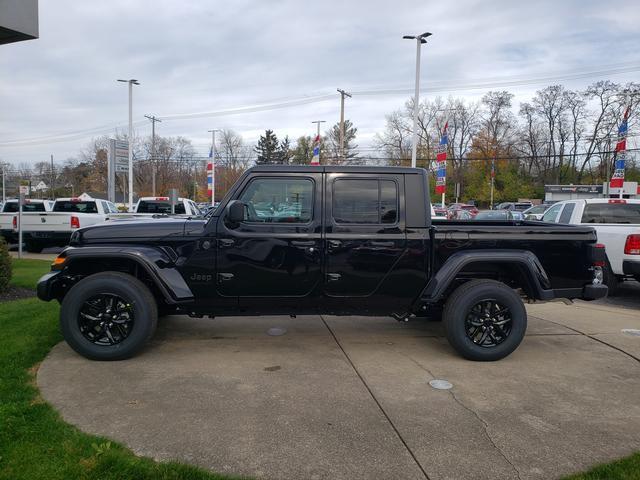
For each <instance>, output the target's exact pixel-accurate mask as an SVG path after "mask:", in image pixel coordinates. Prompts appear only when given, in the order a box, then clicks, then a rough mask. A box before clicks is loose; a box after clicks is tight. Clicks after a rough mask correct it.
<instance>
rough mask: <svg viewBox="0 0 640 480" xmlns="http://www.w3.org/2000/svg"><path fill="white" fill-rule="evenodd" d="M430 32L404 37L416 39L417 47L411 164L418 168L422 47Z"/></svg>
mask: <svg viewBox="0 0 640 480" xmlns="http://www.w3.org/2000/svg"><path fill="white" fill-rule="evenodd" d="M430 36H431V34H430V33H429V32H424V33H423V34H422V35H405V36H404V37H402V38H404V39H407V40H415V41H416V45H417V49H416V91H415V96H414V97H413V142H412V146H411V166H412V167H413V168H416V159H417V156H418V106H419V105H420V47H421V46H422V44H423V43H427V40H426V38H427V37H430Z"/></svg>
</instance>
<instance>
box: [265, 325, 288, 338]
mask: <svg viewBox="0 0 640 480" xmlns="http://www.w3.org/2000/svg"><path fill="white" fill-rule="evenodd" d="M286 333H287V329H286V328H280V327H273V328H270V329H269V330H267V335H271V336H272V337H279V336H280V335H285V334H286Z"/></svg>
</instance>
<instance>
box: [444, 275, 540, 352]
mask: <svg viewBox="0 0 640 480" xmlns="http://www.w3.org/2000/svg"><path fill="white" fill-rule="evenodd" d="M442 317H443V321H444V327H445V331H446V334H447V340H449V343H450V344H451V346H452V347H453V348H454V349H455V350H456V351H457V352H458V353H459V354H460V355H462V356H463V357H464V358H467V359H469V360H476V361H494V360H500V359H502V358H504V357H506V356H507V355H509V354H510V353H511V352H513V351H514V350H515V349H516V348H517V347H518V345H520V342H522V339H523V338H524V334H525V331H526V330H527V312H526V310H525V307H524V304H523V303H522V299H521V298H520V296H519V295H518V294H517V293H516V292H515V291H514V290H513V289H512V288H509V287H508V286H507V285H505V284H504V283H501V282H497V281H495V280H470V281H468V282H466V283H464V284H463V285H461V286H460V287H458V288H457V289H456V290H455V291H454V292H453V293H452V294H451V296H450V297H449V299H448V300H447V303H446V304H445V308H444V312H443V315H442Z"/></svg>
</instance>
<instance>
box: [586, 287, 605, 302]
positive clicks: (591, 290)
mask: <svg viewBox="0 0 640 480" xmlns="http://www.w3.org/2000/svg"><path fill="white" fill-rule="evenodd" d="M607 293H609V287H607V286H606V285H602V284H600V285H586V286H585V287H584V289H583V290H582V299H583V300H597V299H599V298H604V297H606V296H607Z"/></svg>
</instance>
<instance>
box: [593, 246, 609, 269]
mask: <svg viewBox="0 0 640 480" xmlns="http://www.w3.org/2000/svg"><path fill="white" fill-rule="evenodd" d="M595 248H597V249H599V250H602V252H601V253H602V256H601V258H602V260H594V262H593V266H594V267H604V266H605V265H606V264H607V262H605V260H604V259H605V258H606V254H605V253H604V250H605V246H604V243H596V244H595ZM598 256H600V255H598Z"/></svg>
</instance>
